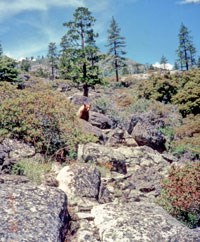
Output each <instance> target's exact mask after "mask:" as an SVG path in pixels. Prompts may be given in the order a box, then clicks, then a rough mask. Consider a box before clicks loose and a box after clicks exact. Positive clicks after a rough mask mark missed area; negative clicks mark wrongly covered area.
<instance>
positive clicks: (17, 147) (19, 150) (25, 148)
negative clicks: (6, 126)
mask: <svg viewBox="0 0 200 242" xmlns="http://www.w3.org/2000/svg"><path fill="white" fill-rule="evenodd" d="M35 154H36V153H35V148H34V147H33V146H30V145H28V144H25V143H23V142H21V141H18V140H16V139H8V138H7V139H4V140H3V142H2V143H1V144H0V174H10V173H11V171H12V167H13V166H14V165H15V164H16V163H17V162H18V161H19V160H21V159H24V158H30V157H31V158H32V157H33V156H34V155H35Z"/></svg>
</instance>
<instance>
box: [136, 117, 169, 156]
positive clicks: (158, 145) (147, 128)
mask: <svg viewBox="0 0 200 242" xmlns="http://www.w3.org/2000/svg"><path fill="white" fill-rule="evenodd" d="M132 136H133V138H134V139H135V141H136V142H137V144H138V145H140V146H143V145H147V146H149V147H151V148H153V149H155V150H158V151H159V152H163V151H164V150H165V142H166V139H165V137H164V135H163V134H162V133H161V132H160V131H159V130H157V129H155V128H154V127H153V126H151V125H149V124H146V123H142V122H138V123H137V124H136V125H135V127H134V128H133V131H132Z"/></svg>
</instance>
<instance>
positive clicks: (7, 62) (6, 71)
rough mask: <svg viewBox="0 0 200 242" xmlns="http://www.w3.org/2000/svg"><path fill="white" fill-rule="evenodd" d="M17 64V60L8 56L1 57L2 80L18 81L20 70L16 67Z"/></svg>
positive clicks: (0, 73) (0, 71)
mask: <svg viewBox="0 0 200 242" xmlns="http://www.w3.org/2000/svg"><path fill="white" fill-rule="evenodd" d="M16 66H17V63H16V62H15V60H13V59H11V58H9V57H7V56H2V57H1V58H0V82H1V81H6V82H10V83H15V82H17V81H18V79H17V77H18V70H17V69H16Z"/></svg>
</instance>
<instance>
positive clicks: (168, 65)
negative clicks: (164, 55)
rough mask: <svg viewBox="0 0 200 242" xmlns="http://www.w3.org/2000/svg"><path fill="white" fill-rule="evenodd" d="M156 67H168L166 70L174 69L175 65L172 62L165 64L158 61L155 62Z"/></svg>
mask: <svg viewBox="0 0 200 242" xmlns="http://www.w3.org/2000/svg"><path fill="white" fill-rule="evenodd" d="M153 66H154V67H157V68H162V69H166V70H172V69H173V65H172V64H170V63H167V64H165V66H164V64H160V63H159V62H156V63H155V64H153Z"/></svg>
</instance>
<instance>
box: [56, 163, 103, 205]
mask: <svg viewBox="0 0 200 242" xmlns="http://www.w3.org/2000/svg"><path fill="white" fill-rule="evenodd" d="M56 179H57V181H58V183H59V188H60V189H61V190H62V191H64V192H65V193H66V194H67V197H68V202H69V205H70V206H73V205H77V204H78V205H81V206H84V205H85V206H88V205H89V204H91V203H92V204H93V203H96V201H97V200H98V194H99V188H100V183H101V181H100V172H99V171H98V170H97V169H96V168H95V167H92V166H91V165H88V164H73V165H71V166H65V167H63V168H62V169H61V170H60V172H59V173H58V175H57V177H56Z"/></svg>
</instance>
